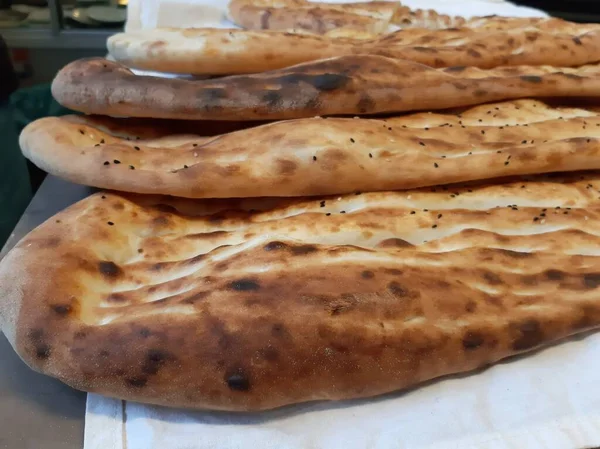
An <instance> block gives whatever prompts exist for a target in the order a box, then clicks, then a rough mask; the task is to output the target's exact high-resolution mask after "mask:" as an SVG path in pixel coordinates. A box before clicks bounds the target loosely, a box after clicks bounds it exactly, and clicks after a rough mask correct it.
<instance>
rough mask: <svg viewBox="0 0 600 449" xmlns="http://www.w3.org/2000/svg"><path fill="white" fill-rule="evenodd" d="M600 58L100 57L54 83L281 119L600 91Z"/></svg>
mask: <svg viewBox="0 0 600 449" xmlns="http://www.w3.org/2000/svg"><path fill="white" fill-rule="evenodd" d="M599 74H600V65H591V66H583V67H578V68H574V69H569V68H564V67H549V66H540V67H529V66H519V67H500V68H496V69H491V70H480V69H476V68H466V67H450V68H447V69H433V68H431V67H428V66H424V65H421V64H417V63H415V62H410V61H401V60H395V59H390V58H385V57H383V56H367V55H362V56H341V57H337V58H331V59H325V60H321V61H314V62H309V63H305V64H300V65H297V66H293V67H288V68H286V69H280V70H273V71H271V72H265V73H259V74H253V75H243V76H242V75H240V76H230V77H223V78H215V79H208V80H193V81H191V80H185V79H177V78H174V79H173V78H160V77H153V76H140V75H134V74H133V73H132V72H131V71H130V70H129V69H127V68H126V67H124V66H122V65H119V64H118V63H115V62H111V61H107V60H105V59H101V58H92V59H82V60H78V61H75V62H72V63H70V64H68V65H67V66H66V67H64V68H63V69H62V70H61V71H60V72H59V73H58V74H57V76H56V78H55V79H54V81H53V83H52V93H53V95H54V98H56V100H57V101H58V102H59V103H61V104H62V105H63V106H65V107H68V108H70V109H73V110H76V111H81V112H85V113H87V114H103V115H110V116H119V117H150V118H165V119H182V120H199V119H203V120H236V121H239V120H276V119H292V118H303V117H314V116H317V115H358V114H361V115H372V114H382V113H393V112H405V111H418V110H435V109H438V110H439V109H446V108H451V107H457V106H468V105H475V104H481V103H486V102H491V101H500V100H507V99H513V98H524V97H557V96H558V97H589V98H597V97H598V96H599V95H600V76H599Z"/></svg>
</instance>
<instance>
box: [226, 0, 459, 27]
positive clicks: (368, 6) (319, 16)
mask: <svg viewBox="0 0 600 449" xmlns="http://www.w3.org/2000/svg"><path fill="white" fill-rule="evenodd" d="M228 10H229V17H230V18H231V20H232V21H233V22H235V23H236V24H237V25H239V26H241V27H243V28H246V29H251V30H290V29H300V30H306V31H310V32H313V33H317V34H325V33H327V32H330V31H332V30H339V29H347V30H357V31H361V32H362V31H367V32H369V33H372V34H375V35H376V34H383V33H387V32H388V31H389V30H390V28H392V27H393V26H401V27H402V28H409V27H415V28H416V27H418V28H427V29H440V28H451V27H459V26H463V25H464V24H465V23H466V20H465V19H464V18H462V17H450V16H447V15H444V14H438V13H437V12H436V11H434V10H431V9H427V10H423V9H417V10H411V9H410V8H408V7H406V6H403V5H401V4H400V2H389V1H372V2H357V3H323V2H319V3H314V2H309V1H304V0H231V1H230V2H229V8H228Z"/></svg>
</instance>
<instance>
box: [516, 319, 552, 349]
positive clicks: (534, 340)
mask: <svg viewBox="0 0 600 449" xmlns="http://www.w3.org/2000/svg"><path fill="white" fill-rule="evenodd" d="M510 327H511V328H512V330H513V332H516V333H517V337H516V338H515V340H514V342H513V345H512V347H513V349H514V350H515V351H524V350H526V349H531V348H534V347H535V346H538V345H539V344H540V343H542V341H544V333H543V332H542V329H541V327H540V323H538V322H537V321H536V320H534V319H530V320H526V321H523V322H522V323H516V324H515V323H513V324H511V326H510Z"/></svg>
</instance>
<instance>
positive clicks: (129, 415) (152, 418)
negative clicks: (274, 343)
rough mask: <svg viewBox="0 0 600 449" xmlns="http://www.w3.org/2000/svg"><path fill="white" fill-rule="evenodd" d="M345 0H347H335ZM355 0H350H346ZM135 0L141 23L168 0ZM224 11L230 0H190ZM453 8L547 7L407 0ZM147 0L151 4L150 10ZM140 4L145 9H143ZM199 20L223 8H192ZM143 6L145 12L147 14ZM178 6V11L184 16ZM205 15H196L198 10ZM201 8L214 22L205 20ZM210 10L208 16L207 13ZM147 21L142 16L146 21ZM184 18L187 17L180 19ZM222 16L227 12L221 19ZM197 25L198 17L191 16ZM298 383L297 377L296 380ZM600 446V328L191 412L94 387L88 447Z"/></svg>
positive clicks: (488, 0)
mask: <svg viewBox="0 0 600 449" xmlns="http://www.w3.org/2000/svg"><path fill="white" fill-rule="evenodd" d="M329 1H342V0H329ZM346 1H347V0H346ZM159 3H160V4H161V5H162V7H165V5H167V6H169V7H175V8H176V4H181V0H177V1H175V0H143V6H142V5H141V4H142V0H137V1H132V2H130V16H131V14H132V13H136V14H139V16H138V17H140V18H139V19H136V18H133V19H132V18H131V17H130V23H133V24H134V26H135V27H138V28H140V27H143V28H146V27H153V26H156V24H157V23H159V22H158V19H157V15H156V14H157V13H156V11H157V10H156V9H155V10H154V12H153V11H152V8H156V7H158V6H160V5H159ZM189 3H195V4H196V6H197V5H198V4H210V5H212V6H213V7H214V6H217V7H219V8H221V10H222V11H224V7H225V5H226V1H219V0H189ZM404 3H405V4H407V5H409V6H412V7H420V8H435V9H437V10H438V11H440V12H443V13H446V14H457V15H458V14H460V15H463V16H464V15H488V14H502V15H520V16H543V15H544V14H543V13H541V12H539V11H535V10H533V11H532V10H530V9H528V8H525V9H522V8H517V7H515V6H513V5H510V4H507V3H503V2H499V1H494V0H478V1H475V0H471V1H466V0H404ZM140 8H142V9H143V8H146V9H145V10H144V11H140ZM136 11H137V12H136ZM182 11H185V12H184V13H183V14H184V15H187V16H188V17H192V19H190V21H194V23H193V25H194V26H202V25H205V24H208V25H215V23H210V22H208V20H210V21H214V15H213V14H214V10H213V11H212V12H210V13H207V14H205V15H202V14H200V13H196V16H190V15H189V11H190V10H189V9H187V8H184V9H183V10H182ZM142 12H143V14H142ZM176 17H177V11H176V10H173V9H172V10H171V12H170V17H169V19H168V20H176ZM194 17H195V18H194ZM198 17H204V18H205V19H206V22H204V21H203V22H201V23H196V22H195V21H197V20H198ZM201 20H204V19H201ZM136 21H137V23H136ZM180 23H183V22H180ZM221 23H222V22H221ZM186 26H189V25H186ZM292 387H293V384H292ZM594 446H600V334H594V335H588V336H585V338H582V337H580V338H576V339H572V340H570V341H568V342H565V343H562V344H559V345H556V346H553V347H551V348H547V349H545V350H542V351H539V352H537V353H535V354H531V355H528V356H525V357H521V358H518V359H513V360H511V361H508V362H504V363H500V364H498V365H496V366H493V367H491V368H489V369H487V370H484V371H481V372H478V373H474V374H470V375H466V376H458V377H451V378H445V379H442V380H437V381H433V382H431V383H429V384H427V385H425V386H421V387H420V388H416V389H413V390H410V391H407V392H402V393H396V394H391V395H387V396H385V397H380V398H375V399H369V400H360V401H347V402H339V403H312V404H301V405H297V406H291V407H286V408H284V409H280V410H275V411H270V412H263V413H255V414H233V413H219V412H190V411H182V410H173V409H167V408H162V407H153V406H147V405H142V404H137V403H132V402H125V401H120V400H116V399H110V398H105V397H102V396H98V395H94V394H90V395H88V403H87V412H86V428H85V449H337V448H340V449H366V448H369V449H388V448H395V449H396V448H397V449H475V448H476V449H584V448H591V447H594Z"/></svg>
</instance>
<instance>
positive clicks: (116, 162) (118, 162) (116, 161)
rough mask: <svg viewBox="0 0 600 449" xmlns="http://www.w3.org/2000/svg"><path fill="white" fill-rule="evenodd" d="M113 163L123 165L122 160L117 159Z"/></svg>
mask: <svg viewBox="0 0 600 449" xmlns="http://www.w3.org/2000/svg"><path fill="white" fill-rule="evenodd" d="M113 163H115V164H120V163H121V161H120V160H118V159H115V160H114V161H113Z"/></svg>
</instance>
